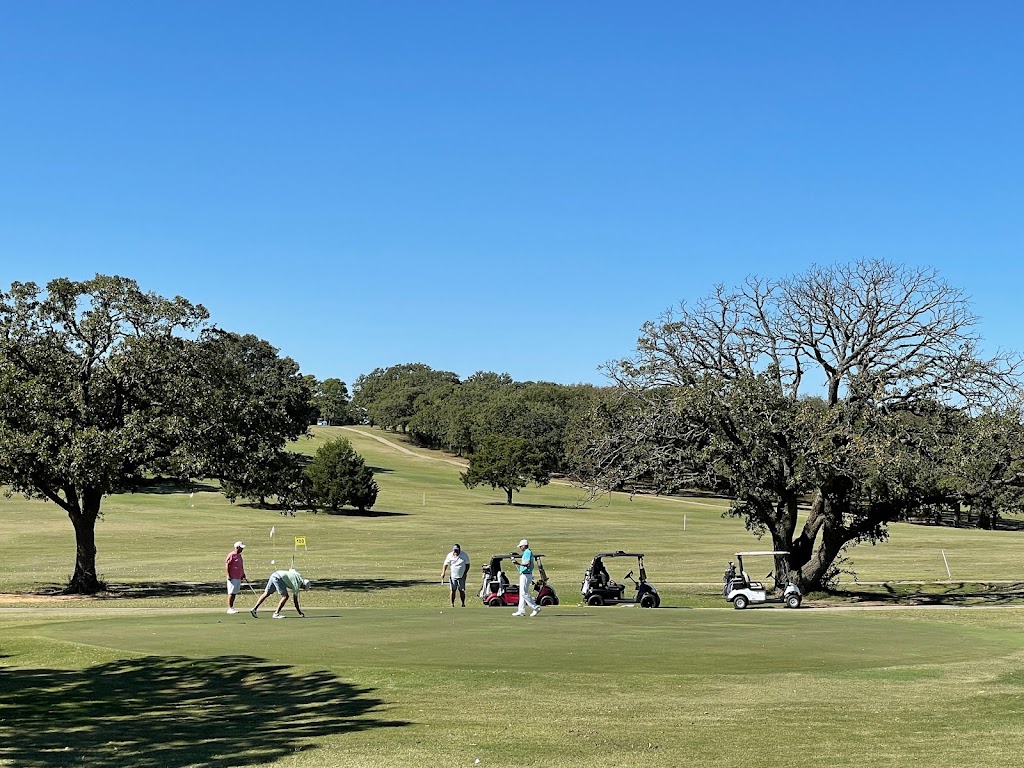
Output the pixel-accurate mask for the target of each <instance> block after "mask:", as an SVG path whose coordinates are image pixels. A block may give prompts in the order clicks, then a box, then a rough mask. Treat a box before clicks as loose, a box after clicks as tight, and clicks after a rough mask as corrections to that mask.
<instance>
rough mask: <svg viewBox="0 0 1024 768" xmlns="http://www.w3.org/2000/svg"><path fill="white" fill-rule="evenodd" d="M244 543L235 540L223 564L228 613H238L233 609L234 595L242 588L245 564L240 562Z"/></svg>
mask: <svg viewBox="0 0 1024 768" xmlns="http://www.w3.org/2000/svg"><path fill="white" fill-rule="evenodd" d="M243 549H245V544H243V543H242V542H240V541H236V542H235V548H234V549H232V550H231V552H229V553H228V557H227V560H225V561H224V565H225V566H226V567H227V570H228V613H238V611H237V610H235V596H236V595H237V594H238V592H239V590H241V588H242V579H244V578H245V564H244V563H243V562H242V550H243Z"/></svg>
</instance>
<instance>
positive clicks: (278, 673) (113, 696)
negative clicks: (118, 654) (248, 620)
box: [0, 656, 408, 768]
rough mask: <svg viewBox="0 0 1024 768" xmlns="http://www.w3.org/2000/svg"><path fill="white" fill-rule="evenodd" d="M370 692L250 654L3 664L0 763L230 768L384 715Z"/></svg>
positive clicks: (375, 722)
mask: <svg viewBox="0 0 1024 768" xmlns="http://www.w3.org/2000/svg"><path fill="white" fill-rule="evenodd" d="M370 693H372V689H368V688H360V687H357V686H354V685H351V684H349V683H346V682H344V681H342V680H340V679H339V678H337V677H335V676H334V675H333V674H331V673H329V672H312V673H309V674H298V673H296V672H295V671H293V670H292V668H290V667H288V666H285V665H281V664H270V663H267V662H266V661H264V660H262V659H257V658H253V657H249V656H218V657H215V658H206V659H187V658H177V657H171V658H165V657H148V658H142V659H130V660H122V661H114V662H110V663H107V664H100V665H98V666H95V667H90V668H88V669H84V670H58V669H17V668H3V669H0V763H4V762H5V761H8V762H7V763H6V764H9V765H16V766H20V768H51V766H68V765H76V766H82V765H88V766H90V768H129V767H130V768H183V767H184V766H190V768H228V767H229V766H246V765H256V764H262V763H269V762H273V761H275V760H278V759H280V758H282V757H284V756H285V755H290V754H293V753H295V752H296V751H299V750H304V749H315V748H316V744H315V740H316V739H317V738H319V737H323V736H327V735H333V736H337V735H339V734H345V733H355V732H358V731H363V730H367V729H370V728H394V727H399V726H403V725H408V723H406V722H401V721H389V720H381V719H375V717H374V714H375V713H376V712H378V711H379V710H380V709H381V708H382V707H383V706H384V702H383V701H381V700H380V699H377V698H374V697H372V696H370V695H369V694H370Z"/></svg>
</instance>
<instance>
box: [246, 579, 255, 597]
mask: <svg viewBox="0 0 1024 768" xmlns="http://www.w3.org/2000/svg"><path fill="white" fill-rule="evenodd" d="M245 583H246V584H248V585H249V589H251V590H252V593H253V594H254V595H255V594H256V588H255V587H254V586H253V585H252V584H251V583H250V582H249V580H248V579H246V580H245Z"/></svg>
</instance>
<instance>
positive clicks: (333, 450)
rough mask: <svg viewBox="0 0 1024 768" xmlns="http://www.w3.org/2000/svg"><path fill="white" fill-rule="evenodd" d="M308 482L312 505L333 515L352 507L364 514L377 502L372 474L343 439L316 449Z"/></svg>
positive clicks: (350, 445)
mask: <svg viewBox="0 0 1024 768" xmlns="http://www.w3.org/2000/svg"><path fill="white" fill-rule="evenodd" d="M306 476H307V477H308V478H309V493H310V501H311V502H312V503H313V504H314V505H316V506H321V507H326V508H328V509H330V510H332V511H335V512H336V511H338V510H339V509H340V508H341V507H343V506H346V505H348V506H352V507H355V508H356V509H358V510H359V511H361V512H363V511H365V510H367V509H369V508H370V507H372V506H373V505H374V503H376V501H377V492H378V490H379V489H378V487H377V483H376V482H375V481H374V479H373V470H371V469H370V468H369V467H367V466H366V462H365V461H364V460H363V457H362V456H360V455H359V454H358V453H356V451H355V449H354V448H352V444H351V443H350V442H349V441H348V440H346V439H345V438H343V437H341V438H338V439H336V440H331V441H329V442H327V443H324V444H323V445H322V446H320V448H318V449H317V452H316V456H314V457H313V461H312V463H310V465H309V467H307V468H306Z"/></svg>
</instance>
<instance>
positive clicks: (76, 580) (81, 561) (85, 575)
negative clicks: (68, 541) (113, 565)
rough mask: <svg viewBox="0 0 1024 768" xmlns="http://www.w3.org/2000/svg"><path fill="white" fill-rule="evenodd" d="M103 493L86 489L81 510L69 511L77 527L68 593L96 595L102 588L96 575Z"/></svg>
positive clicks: (65, 590)
mask: <svg viewBox="0 0 1024 768" xmlns="http://www.w3.org/2000/svg"><path fill="white" fill-rule="evenodd" d="M101 499H102V495H101V494H100V493H98V492H96V491H90V490H86V491H85V492H84V493H83V494H82V501H83V503H82V509H81V511H80V512H79V511H69V512H68V517H69V518H71V524H72V525H73V526H74V527H75V573H74V575H73V576H72V577H71V581H70V582H68V585H67V587H66V588H65V589H64V594H67V595H94V594H96V593H97V592H99V591H100V590H101V589H102V585H101V584H100V580H99V578H98V577H97V576H96V520H97V519H98V518H99V514H100V501H101Z"/></svg>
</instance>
